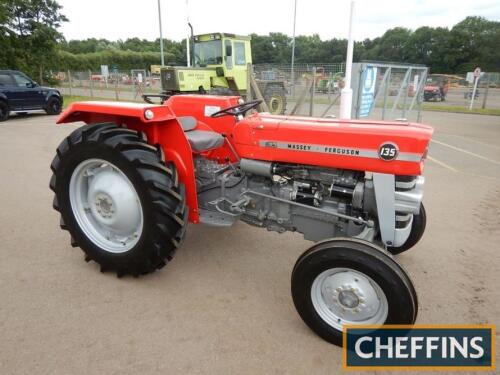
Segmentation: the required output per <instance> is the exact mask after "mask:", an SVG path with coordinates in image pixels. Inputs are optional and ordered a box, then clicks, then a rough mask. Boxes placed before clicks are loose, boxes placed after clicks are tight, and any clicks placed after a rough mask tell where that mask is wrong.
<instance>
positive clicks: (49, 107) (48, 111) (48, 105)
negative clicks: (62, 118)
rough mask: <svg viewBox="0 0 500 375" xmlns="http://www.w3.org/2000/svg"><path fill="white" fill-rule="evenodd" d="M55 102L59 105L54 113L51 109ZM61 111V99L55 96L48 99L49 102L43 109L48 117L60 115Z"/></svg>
mask: <svg viewBox="0 0 500 375" xmlns="http://www.w3.org/2000/svg"><path fill="white" fill-rule="evenodd" d="M55 101H57V102H58V103H59V109H58V110H57V111H54V110H53V108H52V103H53V102H55ZM61 111H62V102H61V99H60V98H58V97H56V96H53V97H51V98H50V99H49V101H48V102H47V107H46V109H45V112H46V113H47V114H48V115H58V114H60V113H61Z"/></svg>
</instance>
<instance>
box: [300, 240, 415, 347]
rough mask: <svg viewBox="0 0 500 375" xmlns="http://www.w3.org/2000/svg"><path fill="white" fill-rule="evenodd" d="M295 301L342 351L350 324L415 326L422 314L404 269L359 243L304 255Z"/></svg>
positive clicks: (320, 247) (321, 246)
mask: <svg viewBox="0 0 500 375" xmlns="http://www.w3.org/2000/svg"><path fill="white" fill-rule="evenodd" d="M292 297H293V302H294V304H295V308H296V309H297V311H298V313H299V315H300V316H301V318H302V319H303V320H304V322H305V323H306V324H307V325H308V326H309V328H311V329H312V330H313V331H314V332H315V333H316V334H318V335H319V336H320V337H322V338H323V339H324V340H326V341H328V342H330V343H332V344H335V345H338V346H341V345H342V328H343V326H344V325H346V324H350V325H356V324H360V325H361V324H373V325H382V324H413V323H414V322H415V319H416V316H417V310H418V302H417V295H416V292H415V289H414V288H413V284H412V282H411V280H410V278H409V277H408V275H407V274H406V272H405V271H404V270H403V269H402V268H401V266H400V265H399V264H398V263H396V262H395V261H394V259H392V257H391V256H389V255H388V254H387V253H385V252H384V251H383V250H382V249H379V248H377V247H376V246H374V245H373V244H370V243H368V242H364V241H361V240H353V239H333V240H327V241H324V242H321V243H318V244H316V245H315V246H313V247H311V248H310V249H309V250H307V251H306V252H305V253H304V254H302V255H301V256H300V257H299V259H298V260H297V262H296V264H295V267H294V269H293V272H292Z"/></svg>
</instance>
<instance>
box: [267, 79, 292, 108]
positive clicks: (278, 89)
mask: <svg viewBox="0 0 500 375" xmlns="http://www.w3.org/2000/svg"><path fill="white" fill-rule="evenodd" d="M275 93H277V94H279V95H280V96H282V97H283V111H282V112H281V113H279V114H284V113H285V111H286V105H287V100H286V92H285V89H284V88H283V87H281V86H278V85H276V84H275V85H270V86H268V87H267V88H266V90H265V92H264V100H265V102H266V103H267V104H268V105H269V101H270V100H271V98H272V96H273V95H274V94H275ZM269 110H270V109H269Z"/></svg>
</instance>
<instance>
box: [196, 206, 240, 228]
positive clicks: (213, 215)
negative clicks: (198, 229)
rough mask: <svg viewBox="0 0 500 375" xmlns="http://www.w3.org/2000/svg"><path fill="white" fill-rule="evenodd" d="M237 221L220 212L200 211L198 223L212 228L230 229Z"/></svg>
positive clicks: (235, 218)
mask: <svg viewBox="0 0 500 375" xmlns="http://www.w3.org/2000/svg"><path fill="white" fill-rule="evenodd" d="M236 220H237V217H231V216H229V215H225V214H223V213H221V212H217V211H211V210H203V209H200V223H202V224H206V225H211V226H213V227H230V226H231V225H233V224H234V222H235V221H236Z"/></svg>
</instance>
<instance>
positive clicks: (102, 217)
mask: <svg viewBox="0 0 500 375" xmlns="http://www.w3.org/2000/svg"><path fill="white" fill-rule="evenodd" d="M69 199H70V204H71V209H72V212H73V215H74V217H75V219H76V221H77V223H78V226H79V227H80V229H81V230H82V231H83V233H84V234H85V235H86V237H87V238H88V239H89V240H90V241H92V242H93V243H94V244H95V245H96V246H98V247H99V248H101V249H102V250H104V251H107V252H110V253H115V254H119V253H125V252H127V251H129V250H131V249H132V248H133V247H134V246H135V245H136V244H137V242H138V241H139V239H140V237H141V234H142V230H143V225H144V217H143V211H142V206H141V201H140V199H139V195H138V194H137V191H136V190H135V188H134V186H133V185H132V182H131V181H130V180H129V179H128V177H127V176H126V175H125V174H124V173H123V172H122V171H121V170H120V169H119V168H118V167H116V166H115V165H114V164H112V163H110V162H109V161H106V160H102V159H87V160H84V161H83V162H81V163H80V164H79V165H78V166H77V167H76V168H75V170H74V171H73V174H72V175H71V179H70V183H69Z"/></svg>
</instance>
